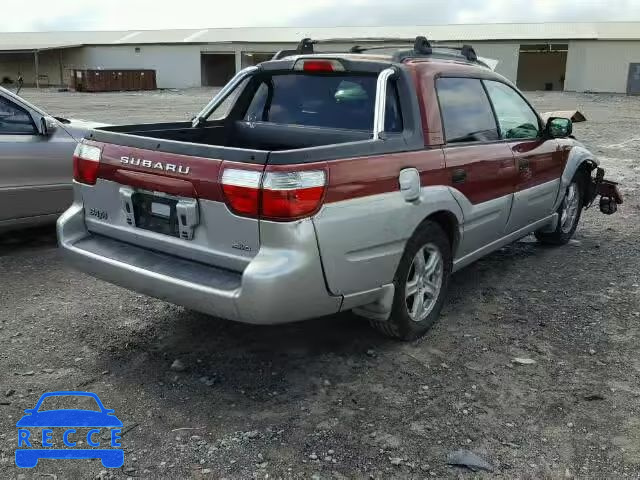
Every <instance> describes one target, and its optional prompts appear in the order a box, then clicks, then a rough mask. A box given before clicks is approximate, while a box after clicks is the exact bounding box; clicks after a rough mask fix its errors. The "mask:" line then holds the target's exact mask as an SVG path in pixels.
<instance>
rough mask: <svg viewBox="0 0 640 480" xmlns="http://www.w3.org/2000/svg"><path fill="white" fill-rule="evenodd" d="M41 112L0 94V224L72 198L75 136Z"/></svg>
mask: <svg viewBox="0 0 640 480" xmlns="http://www.w3.org/2000/svg"><path fill="white" fill-rule="evenodd" d="M42 117H43V114H41V112H37V111H34V110H32V109H31V108H29V106H27V105H23V104H21V102H19V100H18V99H17V98H13V97H10V96H8V95H3V94H2V93H1V92H0V223H1V222H6V221H10V220H11V221H12V220H16V219H23V218H27V217H37V216H42V215H50V214H57V213H61V212H62V211H64V210H65V209H66V208H67V207H68V206H69V204H70V203H71V200H72V195H73V194H72V188H71V186H72V178H73V162H72V154H73V150H74V148H75V140H74V139H73V138H72V137H71V136H70V135H69V134H68V133H67V132H66V131H65V130H64V129H63V128H61V127H59V126H57V125H53V126H52V127H51V128H50V129H49V131H48V132H47V134H42V133H41V132H40V131H39V129H38V127H37V126H36V125H37V124H38V123H39V122H40V120H41V118H42Z"/></svg>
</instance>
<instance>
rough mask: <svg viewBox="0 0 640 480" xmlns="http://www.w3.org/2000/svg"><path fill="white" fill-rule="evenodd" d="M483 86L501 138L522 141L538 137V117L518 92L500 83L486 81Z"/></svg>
mask: <svg viewBox="0 0 640 480" xmlns="http://www.w3.org/2000/svg"><path fill="white" fill-rule="evenodd" d="M484 84H485V86H486V87H487V92H489V98H491V102H492V103H493V108H494V110H495V112H496V117H498V126H499V127H500V136H501V138H503V139H512V138H516V139H518V138H522V139H524V138H537V137H538V136H539V135H540V124H539V122H538V115H536V113H535V112H534V111H533V110H532V109H531V107H530V106H529V105H528V104H527V102H525V101H524V99H523V98H522V97H521V96H520V94H519V93H518V92H516V91H515V90H514V89H513V88H511V87H510V86H509V85H505V84H504V83H500V82H494V81H490V80H486V81H485V82H484Z"/></svg>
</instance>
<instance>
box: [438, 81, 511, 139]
mask: <svg viewBox="0 0 640 480" xmlns="http://www.w3.org/2000/svg"><path fill="white" fill-rule="evenodd" d="M436 90H437V92H438V100H439V102H440V112H441V114H442V122H443V126H444V134H445V138H446V141H447V143H467V142H491V141H496V140H499V139H500V137H499V135H498V128H497V126H496V119H495V117H494V115H493V111H492V110H491V104H490V103H489V99H488V98H487V94H486V92H485V91H484V88H483V87H482V83H480V80H478V79H476V78H449V77H442V78H439V79H437V80H436Z"/></svg>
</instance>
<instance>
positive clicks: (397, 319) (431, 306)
mask: <svg viewBox="0 0 640 480" xmlns="http://www.w3.org/2000/svg"><path fill="white" fill-rule="evenodd" d="M452 266H453V261H452V254H451V244H450V241H449V237H448V236H447V234H446V233H445V232H444V230H443V229H442V227H441V226H440V225H439V224H438V223H436V222H433V221H430V220H429V221H426V222H424V223H423V224H422V225H421V226H420V227H419V229H418V230H417V231H416V233H415V234H414V235H413V237H411V238H410V239H409V241H408V242H407V246H406V248H405V251H404V254H403V255H402V259H401V260H400V264H399V265H398V270H397V271H396V275H395V278H394V280H393V284H394V287H395V293H394V297H393V307H392V310H391V315H390V316H389V319H388V320H387V321H378V320H370V323H371V325H372V326H373V327H374V328H375V329H376V330H378V331H380V332H382V333H383V334H384V335H387V336H389V337H392V338H399V339H401V340H414V339H416V338H419V337H421V336H423V335H424V334H425V333H426V332H427V331H428V330H429V329H430V328H431V327H432V326H433V324H434V323H435V321H436V320H437V319H438V317H439V316H440V310H442V305H443V304H444V301H445V298H446V295H447V290H448V288H449V278H450V277H451V269H452Z"/></svg>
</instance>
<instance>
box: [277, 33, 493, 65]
mask: <svg viewBox="0 0 640 480" xmlns="http://www.w3.org/2000/svg"><path fill="white" fill-rule="evenodd" d="M354 41H363V42H372V43H373V42H380V43H383V42H384V43H386V42H397V43H396V44H391V43H390V44H387V45H372V46H362V45H355V46H353V47H351V48H350V49H349V53H364V52H367V51H370V50H391V49H398V51H396V52H395V53H394V54H393V57H392V58H393V61H394V62H402V61H403V60H406V59H409V58H420V57H440V58H443V57H444V58H453V59H460V57H462V58H464V59H465V60H466V61H468V62H472V63H479V64H481V65H484V66H487V65H486V64H485V63H484V62H482V61H480V60H479V59H478V55H477V54H476V51H475V49H474V48H473V47H472V46H471V45H463V46H462V47H452V46H447V45H438V44H434V43H432V42H430V41H429V40H427V37H424V36H418V37H416V38H415V39H413V40H412V39H406V38H359V39H355V38H351V39H349V38H342V39H338V38H334V39H327V40H312V39H310V38H303V39H302V40H301V41H300V43H299V44H298V46H297V48H296V49H295V50H281V51H279V52H278V53H276V54H275V55H274V57H273V60H279V59H282V58H284V57H288V56H291V55H309V54H313V53H314V45H316V44H319V43H337V42H342V43H352V42H354ZM411 45H412V46H413V48H411V49H408V50H401V49H403V48H405V47H407V46H411ZM336 53H337V52H336Z"/></svg>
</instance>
